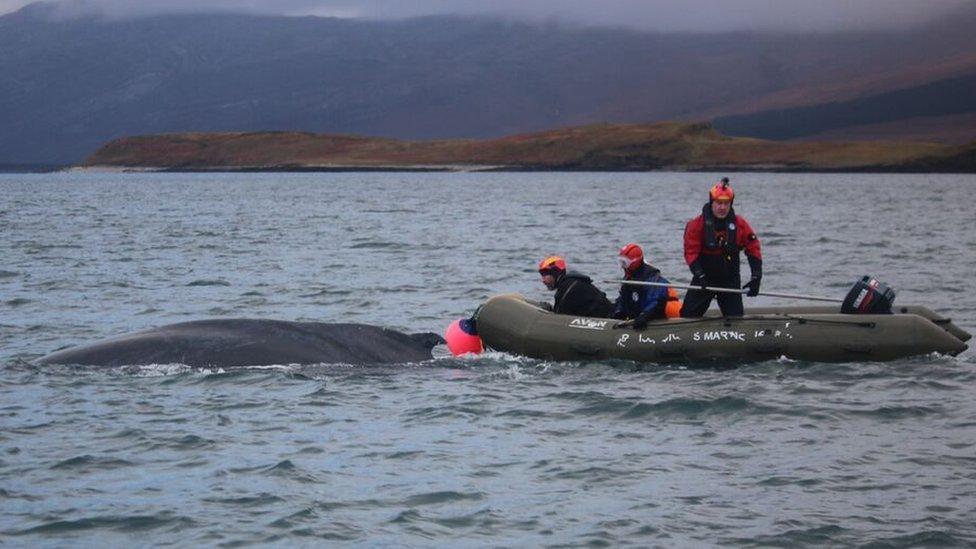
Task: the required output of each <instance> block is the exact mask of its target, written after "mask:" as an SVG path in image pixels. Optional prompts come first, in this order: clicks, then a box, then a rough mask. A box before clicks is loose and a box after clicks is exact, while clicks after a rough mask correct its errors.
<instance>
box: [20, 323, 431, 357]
mask: <svg viewBox="0 0 976 549" xmlns="http://www.w3.org/2000/svg"><path fill="white" fill-rule="evenodd" d="M438 340H440V337H439V336H437V335H436V334H431V333H424V334H405V333H402V332H398V331H396V330H390V329H387V328H381V327H378V326H371V325H368V324H352V323H346V324H332V323H324V322H289V321H281V320H259V319H219V320H197V321H192V322H181V323H178V324H170V325H168V326H162V327H159V328H151V329H148V330H143V331H140V332H134V333H130V334H125V335H121V336H117V337H113V338H110V339H106V340H103V341H99V342H96V343H92V344H89V345H83V346H79V347H73V348H70V349H65V350H62V351H57V352H54V353H52V354H49V355H47V356H45V357H42V358H41V359H39V360H38V363H40V364H77V365H91V366H128V365H142V364H177V363H178V364H186V365H188V366H193V367H207V366H215V367H223V368H227V367H235V366H264V365H272V364H320V363H329V364H332V363H345V364H374V363H375V364H390V363H399V362H417V361H422V360H429V359H430V358H431V349H432V348H433V347H434V346H435V345H437V344H438V343H440V342H442V341H443V340H440V341H438Z"/></svg>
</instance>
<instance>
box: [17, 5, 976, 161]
mask: <svg viewBox="0 0 976 549" xmlns="http://www.w3.org/2000/svg"><path fill="white" fill-rule="evenodd" d="M974 25H976V7H974V8H972V9H966V10H962V11H960V12H958V13H957V14H955V16H953V17H950V18H946V19H944V20H941V21H937V22H935V23H931V24H928V25H925V26H922V27H917V28H913V29H910V30H902V31H870V32H868V31H861V32H853V31H850V32H844V33H818V34H813V33H806V34H795V33H794V34H785V33H784V34H771V33H751V32H750V33H746V32H737V33H726V34H691V33H681V34H662V33H650V32H638V31H633V30H621V29H609V28H582V27H573V26H567V25H557V24H530V23H518V22H513V21H502V20H497V19H487V18H458V17H448V16H437V17H424V18H417V19H407V20H401V21H375V20H350V19H336V18H321V17H280V16H253V15H234V14H226V13H224V14H182V15H154V16H150V17H142V18H135V19H105V18H100V17H92V16H88V17H79V18H72V19H64V18H52V17H50V6H47V5H43V4H34V5H31V6H28V7H26V8H24V9H22V10H20V11H18V12H15V13H11V14H8V15H5V16H2V17H0V74H2V75H3V78H2V79H0V163H8V164H27V163H75V162H78V161H80V160H81V159H82V158H84V157H85V156H87V155H88V154H90V153H92V152H93V151H94V150H96V149H97V148H98V147H99V146H100V145H101V144H103V143H105V142H106V141H108V140H110V139H115V138H119V137H124V136H129V135H143V134H155V133H171V132H214V131H263V130H280V131H310V132H327V133H343V134H358V135H367V136H383V137H391V138H400V139H442V138H488V137H499V136H503V135H511V134H516V133H521V132H530V131H539V130H546V129H551V128H557V127H566V126H575V125H582V124H590V123H601V122H652V121H658V120H710V119H714V118H716V117H718V119H719V123H718V124H717V125H718V127H720V128H721V129H723V131H725V132H726V133H733V134H739V135H763V136H778V137H803V136H804V135H816V134H818V133H820V132H832V135H837V136H839V137H843V136H844V132H843V130H844V129H845V128H852V129H856V128H857V127H859V126H860V127H863V126H864V125H865V124H875V125H877V124H880V123H889V122H894V121H898V120H903V119H908V118H910V117H915V118H918V117H920V116H921V117H932V120H938V121H941V122H939V123H934V122H933V124H932V126H933V130H932V131H931V132H930V133H931V135H932V137H933V138H935V139H938V138H939V135H940V131H939V128H940V127H941V126H940V124H941V125H942V126H951V125H953V124H954V120H955V119H954V118H953V116H946V115H956V114H959V115H964V114H967V113H969V114H970V115H971V113H973V112H976V100H974V99H973V98H974V97H976V33H972V31H971V28H972V27H973V26H974ZM913 89H915V90H922V92H921V93H922V95H923V96H924V98H925V99H923V100H924V101H927V102H930V103H932V102H934V107H932V108H929V109H927V110H926V109H924V108H919V107H918V101H920V99H919V97H920V95H919V94H918V93H913V92H911V90H913ZM943 103H945V104H946V105H951V108H949V107H944V106H940V105H942V104H943ZM811 108H812V109H817V108H820V109H828V111H829V112H830V113H834V114H831V115H830V116H824V115H823V112H824V111H813V112H814V114H813V115H812V117H811V116H807V115H808V114H809V113H807V112H806V111H800V112H799V113H798V111H796V109H811ZM830 109H833V110H830ZM838 109H839V110H838ZM845 109H846V110H845ZM835 111H836V112H839V113H840V114H836V112H835ZM784 112H785V113H786V114H783V113H784ZM865 112H870V113H872V114H871V115H870V116H865V115H864V113H865ZM845 113H846V114H845ZM796 116H799V119H801V120H806V119H804V118H803V117H804V116H807V118H808V119H812V120H814V121H817V120H821V119H829V120H830V123H829V124H827V125H824V124H822V123H820V124H818V123H811V122H809V121H807V122H805V123H804V124H792V123H791V121H792V120H794V119H795V117H796ZM973 119H974V117H972V116H966V117H963V118H960V120H967V121H970V122H971V121H972V120H973ZM784 120H786V128H787V130H785V131H784V130H782V129H776V128H782V126H783V124H784ZM967 123H969V122H967ZM736 124H738V126H736ZM794 126H796V128H794ZM887 127H888V128H891V127H898V125H897V124H895V125H890V124H889V125H888V126H887ZM974 129H976V128H974ZM953 130H955V132H954V133H953V132H948V131H947V132H945V133H946V135H948V134H950V133H952V134H953V135H955V136H956V138H957V139H958V135H959V133H960V132H959V131H958V128H953ZM889 131H890V130H889ZM770 132H772V133H770ZM777 132H778V133H777ZM854 133H856V132H853V131H852V134H854ZM965 133H966V132H962V134H963V135H965ZM888 137H889V138H891V139H896V138H898V136H897V135H892V136H888ZM972 137H973V138H976V132H974V133H973V134H972Z"/></svg>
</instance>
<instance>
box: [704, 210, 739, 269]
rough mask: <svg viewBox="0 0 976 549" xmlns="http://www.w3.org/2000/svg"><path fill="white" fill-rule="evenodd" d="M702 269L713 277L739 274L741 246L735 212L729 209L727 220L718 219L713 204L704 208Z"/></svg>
mask: <svg viewBox="0 0 976 549" xmlns="http://www.w3.org/2000/svg"><path fill="white" fill-rule="evenodd" d="M702 220H703V221H704V231H703V234H702V255H701V258H702V267H703V268H704V269H705V272H706V273H707V274H709V275H710V276H712V277H715V276H716V275H718V276H720V277H721V278H724V277H725V276H728V275H732V274H736V275H737V274H738V272H739V244H738V239H737V238H736V228H737V227H736V223H735V210H733V209H729V215H728V216H727V217H726V218H725V219H716V218H715V216H714V215H713V214H712V208H711V204H705V207H704V208H702Z"/></svg>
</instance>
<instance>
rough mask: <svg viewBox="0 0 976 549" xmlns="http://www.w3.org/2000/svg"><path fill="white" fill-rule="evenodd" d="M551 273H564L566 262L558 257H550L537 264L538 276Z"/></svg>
mask: <svg viewBox="0 0 976 549" xmlns="http://www.w3.org/2000/svg"><path fill="white" fill-rule="evenodd" d="M552 271H562V272H566V260H565V259H563V258H561V257H559V256H558V255H551V256H549V257H547V258H545V259H543V260H542V261H540V262H539V274H541V275H547V274H551V273H552Z"/></svg>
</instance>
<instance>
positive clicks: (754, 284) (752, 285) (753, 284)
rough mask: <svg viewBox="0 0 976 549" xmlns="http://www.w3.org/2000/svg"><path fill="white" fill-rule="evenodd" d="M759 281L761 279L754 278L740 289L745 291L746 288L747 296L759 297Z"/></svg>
mask: <svg viewBox="0 0 976 549" xmlns="http://www.w3.org/2000/svg"><path fill="white" fill-rule="evenodd" d="M761 280H762V278H760V277H757V276H754V277H752V278H751V279H750V280H749V282H747V283H746V285H745V286H743V287H742V289H743V290H745V289H746V288H748V289H749V291H748V292H746V295H747V296H749V297H756V296H757V295H759V282H760V281H761Z"/></svg>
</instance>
